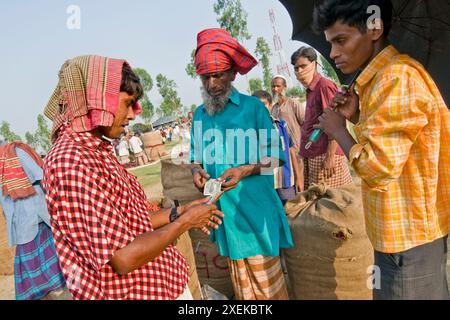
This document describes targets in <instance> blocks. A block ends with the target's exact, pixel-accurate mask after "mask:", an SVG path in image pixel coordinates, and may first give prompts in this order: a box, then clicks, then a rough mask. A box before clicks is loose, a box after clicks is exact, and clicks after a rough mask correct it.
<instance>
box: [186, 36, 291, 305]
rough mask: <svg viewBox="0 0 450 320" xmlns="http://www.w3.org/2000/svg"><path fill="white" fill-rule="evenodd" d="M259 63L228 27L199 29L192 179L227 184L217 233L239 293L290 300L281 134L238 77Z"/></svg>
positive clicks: (223, 187) (246, 296) (201, 185)
mask: <svg viewBox="0 0 450 320" xmlns="http://www.w3.org/2000/svg"><path fill="white" fill-rule="evenodd" d="M256 64H257V61H256V60H255V59H254V58H253V57H252V56H251V55H250V54H249V53H248V52H247V50H245V49H244V48H243V47H242V46H241V45H240V44H239V43H238V42H237V41H236V40H235V39H233V38H232V37H231V36H230V35H229V34H228V33H227V32H226V31H224V30H222V29H207V30H204V31H202V32H200V33H199V34H198V37H197V51H196V56H195V66H196V72H197V74H198V75H199V76H200V79H201V81H202V97H203V104H202V105H201V106H199V107H198V108H197V109H196V110H195V113H194V117H193V124H192V129H191V162H192V163H193V179H194V183H195V185H196V186H197V187H198V188H199V189H201V190H203V189H204V187H205V184H206V182H207V181H208V179H217V181H216V183H218V184H219V185H221V190H222V191H224V194H223V195H222V196H221V198H220V200H218V202H217V205H218V207H219V208H220V210H221V211H222V212H223V213H224V215H225V218H224V219H223V224H222V226H220V227H219V229H218V230H213V231H212V233H211V239H212V240H213V241H217V246H218V248H219V253H220V254H221V255H222V256H227V257H229V266H230V272H231V278H232V281H233V287H234V291H235V295H236V298H237V299H241V300H265V299H287V298H288V295H287V290H286V285H285V282H284V277H283V272H282V269H281V264H280V258H279V254H280V248H289V247H292V237H291V233H290V230H289V226H288V223H287V219H286V216H285V212H284V209H283V206H282V204H281V202H280V200H279V198H278V196H277V193H276V192H275V190H274V188H273V168H274V167H277V166H279V165H280V164H282V163H283V162H284V156H283V152H282V151H281V150H282V149H281V144H280V138H279V136H278V134H277V133H276V131H275V130H274V129H273V126H272V121H271V118H270V115H269V112H268V111H267V109H266V108H264V106H263V105H262V103H261V102H260V101H259V99H257V98H256V97H250V96H247V95H243V94H241V93H239V92H238V91H237V90H236V89H235V88H234V87H233V86H232V84H231V83H232V81H233V80H234V79H235V77H236V74H237V73H238V72H239V73H240V74H246V73H248V72H249V71H250V70H251V69H252V68H253V67H254V66H255V65H256ZM214 188H217V186H215V187H214V186H213V187H208V189H210V190H209V191H211V190H213V189H214Z"/></svg>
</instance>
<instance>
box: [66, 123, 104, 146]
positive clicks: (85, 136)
mask: <svg viewBox="0 0 450 320" xmlns="http://www.w3.org/2000/svg"><path fill="white" fill-rule="evenodd" d="M66 132H67V135H68V137H69V138H70V139H72V140H73V141H75V142H76V143H78V144H80V145H82V146H84V147H87V148H89V149H93V150H97V149H99V150H101V151H109V150H110V149H112V144H111V142H110V141H107V140H104V139H102V138H98V137H96V136H94V135H93V134H92V133H91V132H89V131H87V132H75V131H73V130H72V129H71V128H67V131H66Z"/></svg>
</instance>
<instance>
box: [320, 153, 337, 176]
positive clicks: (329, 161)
mask: <svg viewBox="0 0 450 320" xmlns="http://www.w3.org/2000/svg"><path fill="white" fill-rule="evenodd" d="M322 169H323V175H324V178H325V179H329V178H331V177H332V176H333V175H334V174H336V162H335V161H334V154H330V153H327V155H326V156H325V159H324V160H323V162H322Z"/></svg>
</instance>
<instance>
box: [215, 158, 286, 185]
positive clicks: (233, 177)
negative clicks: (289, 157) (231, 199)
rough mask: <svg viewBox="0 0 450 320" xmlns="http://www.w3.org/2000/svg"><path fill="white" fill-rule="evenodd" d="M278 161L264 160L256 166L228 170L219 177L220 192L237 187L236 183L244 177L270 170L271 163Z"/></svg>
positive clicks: (249, 165) (277, 161) (250, 165)
mask: <svg viewBox="0 0 450 320" xmlns="http://www.w3.org/2000/svg"><path fill="white" fill-rule="evenodd" d="M279 162H280V161H279V160H278V159H273V158H266V159H263V160H262V161H261V163H257V164H248V165H243V166H240V167H235V168H230V169H228V170H226V171H225V172H224V173H223V174H222V175H221V176H220V178H219V179H220V180H222V181H224V182H223V183H222V191H229V190H232V189H234V188H236V187H237V185H238V183H239V182H240V181H241V180H242V179H243V178H245V177H248V176H252V175H258V174H260V173H261V170H262V169H263V168H270V167H271V163H277V164H279Z"/></svg>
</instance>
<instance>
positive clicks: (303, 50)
mask: <svg viewBox="0 0 450 320" xmlns="http://www.w3.org/2000/svg"><path fill="white" fill-rule="evenodd" d="M300 57H304V58H306V59H308V60H309V61H311V62H314V61H317V53H316V50H314V49H313V48H311V47H307V46H303V47H300V49H298V50H297V51H295V52H294V53H293V54H292V56H291V64H292V65H293V66H295V63H296V62H297V60H298V58H300Z"/></svg>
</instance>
